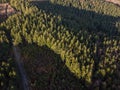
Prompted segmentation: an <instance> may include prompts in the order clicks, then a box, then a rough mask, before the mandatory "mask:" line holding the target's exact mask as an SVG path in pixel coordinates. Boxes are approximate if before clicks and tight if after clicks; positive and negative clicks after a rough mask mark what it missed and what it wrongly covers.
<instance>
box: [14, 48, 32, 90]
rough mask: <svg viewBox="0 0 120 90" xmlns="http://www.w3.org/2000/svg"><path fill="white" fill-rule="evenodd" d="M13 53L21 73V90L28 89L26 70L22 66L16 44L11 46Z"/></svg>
mask: <svg viewBox="0 0 120 90" xmlns="http://www.w3.org/2000/svg"><path fill="white" fill-rule="evenodd" d="M13 53H14V56H15V60H16V64H17V66H18V69H19V73H20V75H21V79H22V86H23V90H30V88H29V85H28V80H27V76H26V72H25V69H24V68H23V63H22V61H21V60H20V59H21V58H20V57H21V54H20V52H19V48H18V47H17V46H13Z"/></svg>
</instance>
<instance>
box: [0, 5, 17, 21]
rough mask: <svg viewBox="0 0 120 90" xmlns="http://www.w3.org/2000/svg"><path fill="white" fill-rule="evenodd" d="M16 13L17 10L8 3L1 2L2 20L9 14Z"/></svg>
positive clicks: (0, 17)
mask: <svg viewBox="0 0 120 90" xmlns="http://www.w3.org/2000/svg"><path fill="white" fill-rule="evenodd" d="M14 13H15V10H14V9H13V8H12V7H11V6H10V4H8V3H4V4H0V22H2V21H3V20H5V19H6V18H7V17H8V16H10V15H12V14H14Z"/></svg>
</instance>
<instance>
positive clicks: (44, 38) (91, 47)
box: [2, 0, 120, 90]
mask: <svg viewBox="0 0 120 90" xmlns="http://www.w3.org/2000/svg"><path fill="white" fill-rule="evenodd" d="M52 3H54V4H52V5H53V6H50V7H45V9H44V10H42V9H39V10H38V8H37V7H35V6H32V5H31V4H29V3H28V2H24V1H23V0H20V1H19V2H17V1H14V0H11V5H12V6H13V7H14V8H16V9H17V10H19V11H20V12H21V13H17V14H15V15H13V16H11V17H9V18H8V19H7V20H6V22H4V23H3V24H2V25H3V26H4V27H6V28H7V29H8V30H10V35H11V37H12V41H13V44H14V45H19V44H23V45H25V43H29V44H34V43H35V44H37V45H38V46H44V45H46V46H47V47H49V48H50V49H51V50H53V51H54V52H55V53H57V54H59V55H60V57H61V59H62V62H64V63H65V65H66V67H67V68H68V69H69V70H70V72H71V73H73V74H74V75H75V76H76V77H77V78H78V79H82V80H85V82H87V83H92V84H93V88H96V89H100V88H104V89H106V90H107V89H108V87H109V89H113V88H114V86H116V88H117V89H118V88H119V85H118V83H120V80H117V79H118V78H119V79H120V76H119V75H118V74H119V68H120V67H119V65H118V64H117V63H118V62H120V58H119V57H120V54H119V53H120V36H119V35H120V33H119V30H120V27H119V23H120V22H119V17H118V16H120V9H119V7H117V6H115V5H113V4H108V3H107V2H104V1H102V0H95V1H93V0H83V1H81V2H80V0H79V1H78V0H66V1H64V2H63V0H52ZM49 4H51V3H49ZM55 4H61V6H60V5H58V7H57V8H55V7H54V5H55ZM62 6H64V7H62ZM66 6H67V7H66ZM73 7H76V8H73ZM51 8H52V9H51ZM61 8H62V9H61ZM66 8H67V9H66ZM77 8H79V9H77ZM108 8H109V10H108ZM113 8H114V10H113ZM50 9H51V11H52V10H54V11H53V12H50V11H49V10H50ZM64 9H65V11H64ZM81 9H82V10H81ZM45 10H47V11H48V12H47V11H45ZM59 10H60V12H59ZM67 10H68V11H70V12H69V13H68V15H66V13H65V12H66V11H67ZM80 10H81V11H82V12H80ZM55 12H57V14H56V13H55ZM77 12H78V14H76V13H77ZM116 12H117V13H116ZM61 13H62V14H61ZM59 14H60V15H59ZM79 14H80V15H79ZM96 14H97V15H96ZM98 14H99V15H98ZM65 15H66V16H65ZM77 15H78V16H79V17H77ZM86 19H87V20H86ZM117 75H118V76H117ZM111 76H112V77H111ZM116 76H117V77H116ZM94 81H95V82H99V83H98V85H94V83H93V82H94ZM83 83H84V82H83ZM113 83H114V86H112V85H113ZM85 86H86V87H88V86H87V85H86V84H85V85H84V87H85ZM102 86H103V87H102Z"/></svg>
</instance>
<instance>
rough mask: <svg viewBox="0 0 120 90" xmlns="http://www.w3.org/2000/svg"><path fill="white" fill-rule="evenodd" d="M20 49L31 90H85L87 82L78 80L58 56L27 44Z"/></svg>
mask: <svg viewBox="0 0 120 90" xmlns="http://www.w3.org/2000/svg"><path fill="white" fill-rule="evenodd" d="M21 48H22V60H23V62H24V65H25V69H26V71H27V74H28V77H29V78H30V84H31V87H32V90H86V89H87V87H86V85H87V82H86V81H85V80H80V79H78V78H77V77H76V76H74V74H73V73H71V71H70V70H69V69H68V68H67V67H66V65H65V63H63V62H62V59H61V57H60V55H58V54H56V53H55V52H53V51H52V50H51V49H49V48H48V47H47V46H42V47H39V46H37V45H34V44H32V45H31V44H28V45H27V46H26V47H21Z"/></svg>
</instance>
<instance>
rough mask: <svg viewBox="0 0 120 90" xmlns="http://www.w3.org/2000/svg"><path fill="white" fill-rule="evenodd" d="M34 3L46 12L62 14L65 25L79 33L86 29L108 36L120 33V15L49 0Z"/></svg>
mask: <svg viewBox="0 0 120 90" xmlns="http://www.w3.org/2000/svg"><path fill="white" fill-rule="evenodd" d="M31 3H32V4H33V5H35V6H37V7H38V8H39V9H42V10H44V11H45V12H46V13H51V14H53V15H60V16H61V17H62V23H63V25H64V26H65V27H67V28H68V29H70V30H74V32H76V33H78V32H79V31H80V30H86V31H87V32H89V33H96V34H98V33H102V34H104V35H107V36H108V37H113V36H117V35H120V32H119V31H118V28H117V27H116V25H115V24H116V22H118V21H120V17H113V16H109V15H104V14H100V13H96V12H94V11H87V10H82V9H81V10H80V9H77V8H74V7H72V6H71V7H67V6H62V5H58V4H52V3H50V2H48V1H44V2H40V1H33V2H31Z"/></svg>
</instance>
